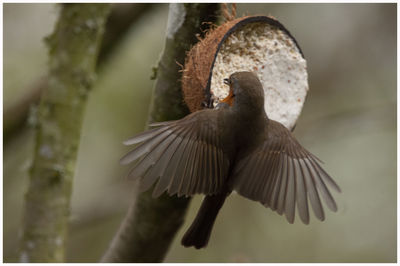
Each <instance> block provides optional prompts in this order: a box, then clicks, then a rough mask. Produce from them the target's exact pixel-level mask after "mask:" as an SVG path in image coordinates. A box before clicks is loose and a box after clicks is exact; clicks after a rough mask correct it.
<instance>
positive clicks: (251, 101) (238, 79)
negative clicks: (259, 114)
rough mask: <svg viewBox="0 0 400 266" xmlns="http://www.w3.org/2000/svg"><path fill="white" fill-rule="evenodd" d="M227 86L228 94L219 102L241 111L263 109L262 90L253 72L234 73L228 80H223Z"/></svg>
mask: <svg viewBox="0 0 400 266" xmlns="http://www.w3.org/2000/svg"><path fill="white" fill-rule="evenodd" d="M224 83H225V84H227V85H229V88H230V89H229V94H228V96H227V97H226V98H225V99H223V100H222V101H221V102H223V103H227V104H229V106H231V107H234V108H239V109H241V108H242V107H244V108H246V109H251V110H254V109H258V110H261V108H262V109H263V108H264V90H263V87H262V85H261V82H260V80H259V79H258V77H257V75H256V74H255V73H253V72H247V71H243V72H235V73H233V74H232V75H231V76H230V77H229V78H227V79H224Z"/></svg>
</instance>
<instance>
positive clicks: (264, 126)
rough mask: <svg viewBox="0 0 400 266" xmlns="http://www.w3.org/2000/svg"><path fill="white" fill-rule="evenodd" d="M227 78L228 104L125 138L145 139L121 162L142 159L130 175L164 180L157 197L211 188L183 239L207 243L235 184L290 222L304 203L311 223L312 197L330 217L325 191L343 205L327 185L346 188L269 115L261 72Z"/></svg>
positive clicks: (145, 183)
mask: <svg viewBox="0 0 400 266" xmlns="http://www.w3.org/2000/svg"><path fill="white" fill-rule="evenodd" d="M225 81H226V83H227V84H228V85H229V86H230V94H229V96H228V97H227V99H225V100H223V103H222V104H221V105H220V106H219V107H220V108H216V109H206V110H202V111H197V112H195V113H192V114H190V115H188V116H186V117H184V118H183V119H181V120H177V121H169V122H160V123H155V124H152V126H153V127H155V128H153V129H150V130H148V131H145V132H143V133H140V134H138V135H136V136H134V137H133V138H131V139H129V140H127V141H125V142H124V143H125V144H126V145H131V144H138V145H137V146H136V147H135V148H134V149H133V150H132V151H131V152H129V153H128V154H127V155H125V156H124V157H123V158H122V159H121V163H122V164H129V163H131V162H134V161H135V162H136V163H135V165H134V167H133V168H132V170H131V171H130V173H129V176H131V177H134V178H140V179H141V190H142V191H144V190H147V189H149V188H150V187H151V186H152V185H153V184H154V183H155V182H156V181H157V180H158V182H157V184H156V186H155V188H154V191H153V196H155V197H158V196H159V195H161V194H162V193H163V192H164V191H167V192H168V194H170V195H174V194H177V195H178V196H183V195H185V196H192V195H194V194H198V193H201V194H205V195H206V197H205V198H204V200H203V203H202V206H201V208H200V210H199V212H198V214H197V216H196V218H195V220H194V222H193V223H192V225H191V227H190V228H189V229H188V231H187V232H186V234H185V235H184V237H183V239H182V244H183V245H184V246H194V247H196V248H201V247H205V246H206V245H207V242H208V239H209V237H210V233H211V229H212V226H213V224H214V221H215V218H216V217H217V214H218V211H219V210H220V208H221V207H222V205H223V204H224V202H225V199H226V197H227V196H228V195H229V194H230V193H231V192H232V190H235V191H237V192H238V193H239V194H240V195H242V196H244V197H246V198H249V199H252V200H255V201H258V202H260V203H261V204H263V205H264V206H266V207H269V208H271V209H272V210H274V211H276V212H278V213H279V214H281V215H283V214H284V215H285V216H286V219H287V220H288V221H289V223H293V222H294V217H295V207H296V206H297V209H298V213H299V216H300V219H301V220H302V221H303V223H305V224H308V223H309V219H310V218H309V208H308V201H309V202H310V204H311V207H312V209H313V210H314V213H315V216H316V217H317V218H318V219H319V220H321V221H322V220H324V219H325V214H324V210H323V207H322V202H321V199H320V197H322V198H323V199H324V201H325V203H326V205H327V206H328V207H329V208H330V209H331V210H332V211H336V210H337V206H336V203H335V200H334V199H333V197H332V195H331V193H330V192H329V190H328V187H327V185H329V186H330V187H331V188H333V189H335V190H336V191H338V192H340V188H339V186H338V185H337V184H336V183H335V181H333V179H332V178H331V177H330V176H329V175H328V174H327V173H326V172H325V171H324V170H323V169H322V167H321V166H320V160H319V159H318V158H317V157H315V156H314V155H312V154H311V153H310V152H308V151H307V150H306V149H304V148H303V147H302V146H301V145H300V144H299V143H298V142H297V140H296V139H295V138H294V137H293V135H292V134H291V133H290V131H289V130H287V129H286V128H285V127H284V126H283V125H282V124H280V123H279V122H276V121H273V120H270V119H268V117H267V115H266V113H265V111H264V91H263V88H262V85H261V83H260V81H259V80H258V78H257V76H256V75H255V74H253V73H252V72H236V73H234V74H232V75H231V76H230V77H229V79H227V80H225Z"/></svg>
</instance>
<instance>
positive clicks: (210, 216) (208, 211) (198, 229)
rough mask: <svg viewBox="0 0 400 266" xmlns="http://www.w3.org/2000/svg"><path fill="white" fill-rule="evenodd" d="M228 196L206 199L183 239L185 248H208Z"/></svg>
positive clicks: (215, 196)
mask: <svg viewBox="0 0 400 266" xmlns="http://www.w3.org/2000/svg"><path fill="white" fill-rule="evenodd" d="M227 196H228V195H227V194H225V193H223V194H217V195H209V196H206V197H205V198H204V200H203V203H202V204H201V207H200V210H199V212H198V213H197V216H196V218H195V219H194V221H193V223H192V225H191V226H190V227H189V229H188V230H187V231H186V233H185V235H184V236H183V238H182V245H183V246H185V247H190V246H194V247H195V248H197V249H199V248H203V247H205V246H207V243H208V240H209V239H210V234H211V230H212V227H213V225H214V222H215V219H216V218H217V214H218V212H219V210H220V209H221V207H222V205H223V204H224V202H225V199H226V197H227Z"/></svg>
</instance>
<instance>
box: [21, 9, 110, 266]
mask: <svg viewBox="0 0 400 266" xmlns="http://www.w3.org/2000/svg"><path fill="white" fill-rule="evenodd" d="M108 13H109V5H108V4H64V5H62V7H61V11H60V16H59V19H58V22H57V25H56V27H55V30H54V32H53V33H52V34H51V35H50V36H48V37H47V39H46V42H47V45H48V49H49V80H48V87H47V89H46V90H45V91H43V93H42V97H41V100H40V104H39V107H38V111H37V133H36V143H35V149H34V159H33V164H32V166H31V169H30V184H29V188H28V191H27V193H26V196H25V197H26V198H25V210H24V224H23V236H22V243H21V250H20V261H21V262H63V261H64V258H65V256H64V254H65V251H64V249H65V241H66V235H67V227H68V217H69V206H70V197H71V192H72V180H73V176H74V170H75V161H76V157H77V151H78V146H79V139H80V131H81V125H82V119H83V115H84V109H85V106H86V102H87V97H88V95H89V92H90V89H91V87H92V84H93V82H94V80H95V77H96V74H95V67H96V59H97V54H98V50H99V47H100V42H101V38H102V36H103V33H104V24H105V21H106V18H107V16H108Z"/></svg>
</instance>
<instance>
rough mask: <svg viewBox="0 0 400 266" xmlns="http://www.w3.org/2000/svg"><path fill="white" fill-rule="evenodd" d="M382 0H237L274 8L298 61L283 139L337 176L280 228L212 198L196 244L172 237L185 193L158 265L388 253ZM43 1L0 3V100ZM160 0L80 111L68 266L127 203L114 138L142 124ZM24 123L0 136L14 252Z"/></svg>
mask: <svg viewBox="0 0 400 266" xmlns="http://www.w3.org/2000/svg"><path fill="white" fill-rule="evenodd" d="M396 8H397V7H396V4H238V15H242V14H245V13H246V14H247V13H249V14H264V15H273V16H274V17H276V18H278V19H279V20H280V21H281V22H282V23H283V24H284V25H285V26H286V27H287V28H288V29H289V30H290V32H291V33H292V34H293V35H294V36H295V38H296V39H297V41H298V42H299V44H300V46H301V48H302V49H303V52H304V54H305V57H306V59H307V62H308V70H309V84H310V91H309V94H308V97H307V101H306V103H305V106H304V109H303V112H302V115H301V117H300V119H299V121H298V123H297V128H296V130H295V135H296V136H297V138H298V140H299V141H300V142H301V143H302V144H303V145H304V146H305V147H307V148H308V149H309V150H310V151H312V152H313V153H314V154H316V155H317V156H319V157H320V158H321V159H322V160H323V161H324V162H325V165H324V166H325V169H326V170H327V171H328V172H329V173H330V174H331V176H333V177H334V178H335V180H336V181H337V182H338V184H339V185H340V186H341V188H342V190H343V193H341V194H335V195H334V196H335V198H336V199H337V202H338V206H339V211H338V212H337V213H331V212H328V213H327V219H326V221H325V222H322V223H321V222H319V221H317V220H316V219H315V218H314V217H313V218H314V219H312V220H311V224H310V225H308V226H305V225H303V224H302V223H300V222H298V221H297V222H296V223H295V224H294V225H290V224H288V223H287V222H286V220H285V218H284V217H281V216H279V215H277V214H276V213H275V212H272V211H271V210H269V209H265V208H264V207H263V206H261V205H260V204H258V203H255V202H252V201H249V200H247V199H245V198H243V197H240V196H238V195H236V194H234V195H232V196H231V197H230V198H229V199H228V200H227V202H226V204H225V205H224V207H223V208H222V210H221V212H220V214H219V216H218V218H217V221H216V224H215V227H214V230H213V234H212V236H211V240H210V242H209V245H208V247H207V248H206V249H202V250H195V249H193V248H189V249H187V248H184V247H182V246H181V245H180V239H181V237H182V235H183V233H184V231H185V230H186V229H187V228H188V226H189V225H190V223H191V221H192V219H193V218H194V216H195V214H196V212H197V209H198V207H199V205H200V202H201V199H202V197H201V196H196V197H195V198H194V200H193V201H192V204H191V207H190V210H189V212H188V215H187V219H186V222H185V224H184V226H183V227H182V228H181V230H180V231H179V233H178V234H177V236H176V238H175V240H174V243H173V245H172V247H171V249H170V251H169V253H168V255H167V258H166V262H396V250H397V247H396V242H397V239H396V236H397V232H396V224H397V223H396V217H397V214H396V212H397V207H396V187H397V183H396V162H397V160H396V98H397V95H396V73H397V72H396V71H397V70H396V58H397V57H396V47H397V45H396V21H397V17H396V13H397V10H396ZM58 11H59V7H58V6H57V5H55V4H4V5H3V14H4V16H3V19H4V24H3V27H4V28H3V34H4V35H3V45H4V46H3V49H4V50H3V79H4V82H3V108H4V110H6V109H7V108H9V107H10V106H11V105H12V103H13V102H15V101H18V99H20V98H21V97H23V95H24V94H26V93H28V92H29V90H30V89H31V88H32V84H33V83H34V81H35V80H37V78H38V77H40V76H43V75H45V74H46V71H47V67H46V62H47V51H46V47H45V45H44V42H43V38H44V37H45V36H46V35H48V34H49V33H50V32H51V31H52V29H53V26H54V23H55V21H56V19H57V15H58ZM167 15H168V5H167V4H156V5H154V6H153V7H152V8H151V10H150V11H148V12H146V14H145V15H144V16H143V17H142V18H141V19H140V21H138V22H137V23H135V24H134V25H133V26H132V28H131V29H130V30H129V32H128V34H127V35H126V37H125V38H124V40H123V42H122V43H121V44H120V45H119V46H118V47H117V48H116V50H115V52H114V53H113V54H112V56H111V57H110V58H109V59H108V60H107V62H105V64H104V65H103V66H102V67H101V69H100V72H99V75H98V80H97V83H96V85H95V88H94V89H93V91H92V93H91V95H90V99H89V103H88V106H87V110H86V116H85V120H84V125H83V131H82V135H81V145H80V151H79V157H78V164H77V169H76V176H75V180H74V190H73V197H72V210H71V219H70V232H69V239H68V250H67V259H68V262H96V261H98V260H99V258H100V257H101V255H102V254H103V252H104V251H105V249H106V248H107V246H108V244H109V242H110V240H111V239H112V236H113V234H114V233H115V231H116V230H117V228H118V226H119V223H120V221H121V219H122V217H123V216H124V215H125V213H126V211H127V208H128V206H129V204H130V202H131V200H132V199H133V197H134V195H133V193H132V191H133V186H134V185H135V183H134V182H131V181H128V180H126V179H125V178H124V175H125V173H126V172H127V170H128V169H127V168H126V167H122V166H120V165H119V164H118V160H119V158H120V157H121V155H123V154H124V153H125V152H126V151H127V148H126V147H124V146H123V145H122V144H121V142H122V141H123V140H124V139H126V138H127V137H129V136H131V135H133V134H134V133H136V132H138V131H141V130H142V129H143V128H144V125H145V122H146V119H147V111H148V109H149V102H150V97H151V91H152V86H153V81H151V80H150V76H151V68H152V66H154V65H155V64H156V63H157V60H158V58H159V55H160V53H161V50H162V47H163V44H164V37H165V27H166V21H167ZM32 149H33V130H32V128H30V127H29V126H27V127H25V128H23V130H21V131H20V132H19V133H18V134H15V135H14V136H13V137H12V138H9V139H7V140H6V141H5V143H4V150H3V155H4V161H3V232H4V235H3V256H4V261H6V262H16V261H18V254H17V247H18V240H19V236H20V234H21V232H20V230H21V229H20V228H21V215H22V207H23V199H24V193H25V191H26V189H27V181H28V173H27V171H28V169H29V166H30V163H31V160H32V152H33V150H32Z"/></svg>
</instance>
